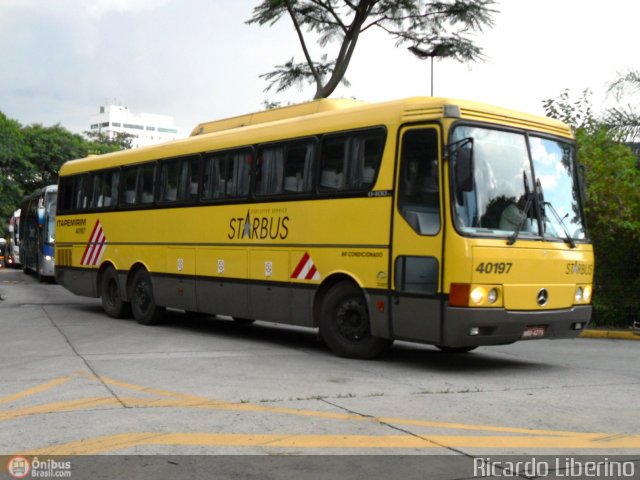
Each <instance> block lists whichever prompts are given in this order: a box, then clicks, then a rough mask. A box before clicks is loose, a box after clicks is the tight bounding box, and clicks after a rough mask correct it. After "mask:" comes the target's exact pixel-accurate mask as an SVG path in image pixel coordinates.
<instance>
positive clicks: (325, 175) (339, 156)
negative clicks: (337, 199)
mask: <svg viewBox="0 0 640 480" xmlns="http://www.w3.org/2000/svg"><path fill="white" fill-rule="evenodd" d="M348 139H349V137H347V136H346V135H342V136H338V137H336V136H327V137H325V138H324V139H323V140H322V158H321V160H320V164H321V167H320V190H321V191H336V190H344V187H345V177H346V174H347V172H346V170H347V168H346V167H347V153H348V150H347V144H348Z"/></svg>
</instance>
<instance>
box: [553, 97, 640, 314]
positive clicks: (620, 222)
mask: <svg viewBox="0 0 640 480" xmlns="http://www.w3.org/2000/svg"><path fill="white" fill-rule="evenodd" d="M543 105H544V107H545V111H546V112H547V115H548V116H550V117H553V118H557V119H559V120H562V121H564V122H566V123H568V124H569V125H571V126H572V127H573V130H574V132H575V137H576V145H577V155H578V161H579V162H580V164H581V166H582V169H583V173H584V180H585V185H586V192H585V193H586V206H585V213H586V215H587V225H588V227H589V234H590V237H591V240H592V241H593V248H594V251H595V255H596V269H595V279H594V283H595V288H596V292H595V295H594V300H593V301H594V320H595V321H596V323H599V324H603V325H629V324H632V323H634V322H636V321H638V320H639V317H638V305H640V257H639V256H638V255H637V252H638V251H640V170H638V168H637V166H636V158H635V156H634V155H633V153H632V152H631V150H630V149H629V147H628V146H626V145H624V143H622V142H621V138H620V131H619V130H618V128H617V127H616V126H615V125H611V124H609V123H608V121H607V115H606V112H605V115H604V117H603V118H600V119H599V118H597V117H596V116H595V115H594V113H593V110H592V108H591V104H590V92H589V91H588V90H585V91H584V92H583V94H582V97H581V98H580V99H578V100H576V101H574V100H572V99H571V98H570V96H569V92H568V91H567V90H565V91H563V92H562V94H561V95H560V97H559V98H558V99H555V100H553V99H551V100H545V101H544V102H543Z"/></svg>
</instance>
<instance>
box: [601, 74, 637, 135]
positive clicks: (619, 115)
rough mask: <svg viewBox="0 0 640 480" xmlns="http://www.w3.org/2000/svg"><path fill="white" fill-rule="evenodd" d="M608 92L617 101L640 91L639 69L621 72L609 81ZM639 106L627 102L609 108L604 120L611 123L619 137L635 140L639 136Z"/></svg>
mask: <svg viewBox="0 0 640 480" xmlns="http://www.w3.org/2000/svg"><path fill="white" fill-rule="evenodd" d="M607 91H608V93H609V94H612V95H614V97H615V98H616V100H617V101H618V102H621V101H622V100H623V99H624V98H625V97H627V96H633V95H634V94H638V93H640V71H638V70H629V71H628V72H627V73H625V74H622V75H620V76H619V77H618V79H617V80H615V81H613V82H611V83H610V84H609V87H608V89H607ZM638 108H640V106H638V105H636V106H633V105H632V104H630V103H629V104H627V105H626V106H617V107H613V108H610V109H609V110H607V111H606V113H605V122H606V123H607V124H609V125H611V126H612V127H613V128H614V129H615V130H616V131H617V132H618V134H619V135H620V137H621V138H623V139H625V140H626V141H628V142H631V141H634V140H635V141H637V140H638V139H639V138H640V114H639V113H638Z"/></svg>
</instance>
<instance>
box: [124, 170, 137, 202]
mask: <svg viewBox="0 0 640 480" xmlns="http://www.w3.org/2000/svg"><path fill="white" fill-rule="evenodd" d="M137 180H138V167H127V168H123V169H122V197H121V198H120V205H124V206H130V205H135V204H136V183H137Z"/></svg>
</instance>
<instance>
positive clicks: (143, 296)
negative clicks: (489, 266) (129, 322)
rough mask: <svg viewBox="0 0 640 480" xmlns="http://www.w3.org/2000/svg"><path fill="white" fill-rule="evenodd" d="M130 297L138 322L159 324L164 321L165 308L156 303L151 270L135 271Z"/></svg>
mask: <svg viewBox="0 0 640 480" xmlns="http://www.w3.org/2000/svg"><path fill="white" fill-rule="evenodd" d="M129 297H130V299H131V310H132V311H133V316H134V317H135V319H136V320H137V321H138V323H141V324H142V325H157V324H158V323H160V322H161V321H162V317H163V316H164V312H165V308H164V307H160V306H158V305H157V304H156V301H155V297H154V295H153V284H152V283H151V277H150V276H149V272H147V271H146V270H144V269H140V270H138V271H136V273H134V275H133V279H132V280H131V290H130V294H129Z"/></svg>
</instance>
